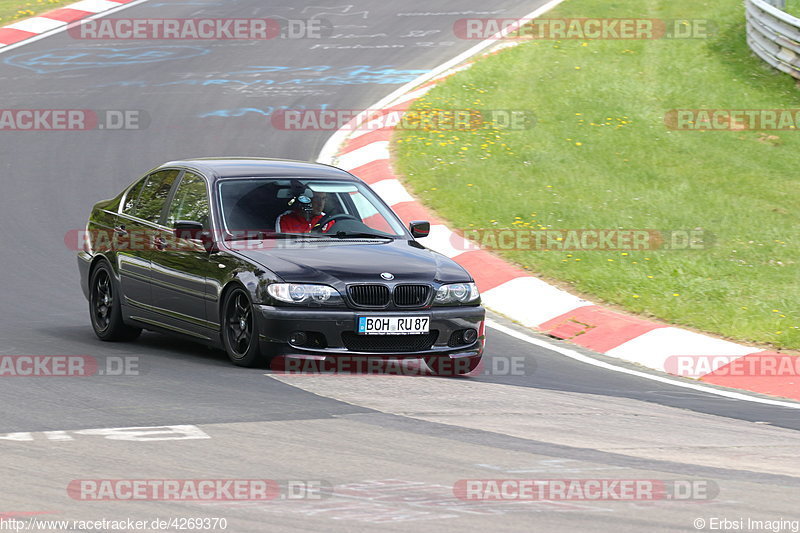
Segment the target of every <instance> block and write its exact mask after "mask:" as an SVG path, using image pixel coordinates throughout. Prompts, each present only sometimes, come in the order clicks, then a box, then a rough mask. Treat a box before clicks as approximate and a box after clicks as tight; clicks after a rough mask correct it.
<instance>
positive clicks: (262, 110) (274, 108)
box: [198, 104, 328, 118]
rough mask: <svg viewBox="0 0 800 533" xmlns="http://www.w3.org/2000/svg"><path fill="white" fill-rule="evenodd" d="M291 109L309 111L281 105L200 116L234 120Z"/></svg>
mask: <svg viewBox="0 0 800 533" xmlns="http://www.w3.org/2000/svg"><path fill="white" fill-rule="evenodd" d="M327 108H328V104H320V105H319V106H316V107H314V108H313V109H327ZM289 109H292V110H295V109H309V108H308V107H306V106H304V105H299V106H288V105H279V106H271V105H270V106H267V107H265V108H259V107H237V108H236V109H218V110H216V111H209V112H208V113H203V114H201V115H198V116H199V117H200V118H210V117H221V118H233V117H243V116H245V115H249V114H251V113H255V114H257V115H262V116H265V117H268V116H270V115H272V114H273V113H274V112H275V111H287V110H289Z"/></svg>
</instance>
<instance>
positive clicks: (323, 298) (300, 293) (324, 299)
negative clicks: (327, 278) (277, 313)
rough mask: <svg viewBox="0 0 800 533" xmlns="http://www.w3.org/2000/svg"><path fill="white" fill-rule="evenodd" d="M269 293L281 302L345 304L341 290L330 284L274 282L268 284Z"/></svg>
mask: <svg viewBox="0 0 800 533" xmlns="http://www.w3.org/2000/svg"><path fill="white" fill-rule="evenodd" d="M267 294H269V295H270V296H272V297H273V298H275V299H276V300H278V301H280V302H285V303H287V304H299V305H343V304H344V301H343V300H342V296H341V295H340V294H339V291H337V290H336V289H334V288H333V287H330V286H328V285H304V284H299V283H273V284H272V285H268V286H267Z"/></svg>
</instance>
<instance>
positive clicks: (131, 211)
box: [122, 176, 147, 216]
mask: <svg viewBox="0 0 800 533" xmlns="http://www.w3.org/2000/svg"><path fill="white" fill-rule="evenodd" d="M146 181H147V176H145V177H144V178H142V179H140V180H139V182H138V183H136V185H134V186H133V187H131V188H130V189H128V194H126V195H125V202H123V204H122V212H123V213H125V214H126V215H131V216H133V215H135V214H136V204H137V202H138V201H139V195H140V194H141V192H142V187H144V184H145V182H146Z"/></svg>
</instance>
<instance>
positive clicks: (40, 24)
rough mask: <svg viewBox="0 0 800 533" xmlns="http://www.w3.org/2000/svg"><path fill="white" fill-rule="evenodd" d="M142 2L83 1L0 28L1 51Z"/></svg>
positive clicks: (113, 0) (127, 0) (129, 0)
mask: <svg viewBox="0 0 800 533" xmlns="http://www.w3.org/2000/svg"><path fill="white" fill-rule="evenodd" d="M140 1H141V0H81V1H80V2H76V3H74V4H69V5H68V6H66V7H62V8H60V9H55V10H53V11H48V12H47V13H42V14H41V15H37V16H35V17H31V18H27V19H22V20H20V21H19V22H15V23H13V24H9V25H8V26H3V27H0V51H1V50H4V49H6V48H7V47H11V46H12V45H21V44H26V43H27V42H29V41H32V40H34V39H39V38H42V37H46V36H47V35H50V34H52V33H56V32H58V31H62V30H64V29H66V28H67V26H68V25H69V24H70V23H72V22H76V21H78V20H81V19H85V18H89V17H93V16H96V15H98V14H101V13H102V14H107V12H108V11H112V10H119V9H120V8H122V7H129V6H128V4H133V3H139V2H140Z"/></svg>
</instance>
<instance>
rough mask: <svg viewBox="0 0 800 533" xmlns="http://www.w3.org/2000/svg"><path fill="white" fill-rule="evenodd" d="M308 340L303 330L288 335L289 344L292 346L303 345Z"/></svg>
mask: <svg viewBox="0 0 800 533" xmlns="http://www.w3.org/2000/svg"><path fill="white" fill-rule="evenodd" d="M307 341H308V336H307V335H306V334H305V332H303V331H295V332H294V333H292V334H291V335H289V344H291V345H292V346H303V345H304V344H305V343H306V342H307Z"/></svg>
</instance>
